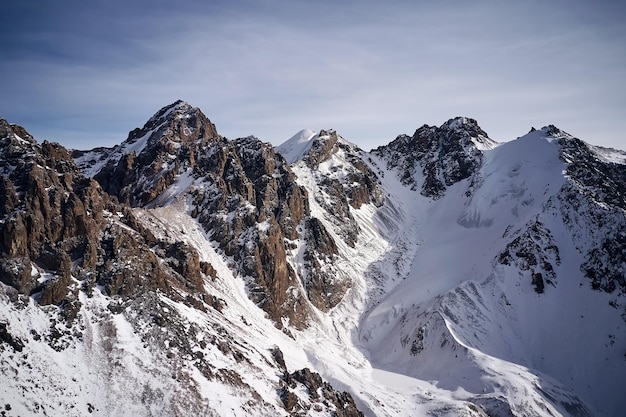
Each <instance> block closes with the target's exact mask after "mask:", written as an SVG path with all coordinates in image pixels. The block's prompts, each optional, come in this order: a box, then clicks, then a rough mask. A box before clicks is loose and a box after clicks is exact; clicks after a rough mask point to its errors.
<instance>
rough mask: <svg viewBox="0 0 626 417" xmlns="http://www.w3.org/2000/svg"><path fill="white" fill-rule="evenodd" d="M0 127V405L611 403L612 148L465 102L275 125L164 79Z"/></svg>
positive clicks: (214, 411)
mask: <svg viewBox="0 0 626 417" xmlns="http://www.w3.org/2000/svg"><path fill="white" fill-rule="evenodd" d="M0 149H1V152H0V172H1V173H2V180H1V182H0V373H1V380H2V383H1V384H0V413H1V415H2V416H25V415H47V416H56V415H63V416H84V415H95V416H164V415H168V416H191V415H193V416H198V415H206V416H227V415H228V416H230V415H234V416H248V415H259V416H261V415H263V416H281V415H282V416H300V415H302V416H303V415H309V416H327V415H328V416H339V417H341V416H346V417H351V416H362V415H364V416H413V415H428V416H441V417H443V416H472V417H479V416H480V417H485V416H489V417H496V416H498V417H500V416H502V417H504V416H507V417H508V416H618V415H621V413H622V412H623V410H624V408H625V407H626V398H624V396H623V393H622V390H623V387H622V383H623V382H624V381H626V331H625V329H626V152H623V151H621V150H615V149H607V148H602V147H598V146H593V145H591V144H589V143H586V142H584V141H582V140H580V139H578V138H575V137H573V136H571V135H569V134H568V133H566V132H564V131H562V130H560V129H559V128H557V127H555V126H552V125H551V126H546V127H543V128H541V129H535V128H532V129H531V130H530V132H528V133H527V134H524V135H522V136H520V137H519V138H517V139H516V140H513V141H509V142H504V143H499V142H497V141H495V140H493V139H491V138H489V136H488V135H487V133H486V132H484V131H483V130H482V129H481V128H480V126H479V125H478V123H477V122H476V121H475V120H473V119H471V118H465V117H456V118H453V119H451V120H449V121H447V122H446V123H444V124H443V125H441V126H439V127H436V126H428V125H424V126H422V127H419V128H418V129H417V130H416V131H415V132H414V133H413V134H412V135H400V136H397V137H396V138H395V139H393V140H392V141H390V142H389V143H388V144H387V145H384V146H380V147H378V148H376V149H373V150H371V151H369V152H366V151H364V150H362V149H360V148H359V147H358V146H357V145H355V144H353V143H351V142H349V141H347V140H345V139H344V138H342V137H341V136H340V135H339V134H338V133H337V132H336V131H334V130H320V131H317V132H314V131H310V130H302V131H300V132H298V133H297V134H295V135H294V136H293V137H292V138H290V139H288V140H287V141H285V142H284V143H282V144H281V145H279V146H273V145H271V144H269V143H264V142H262V141H260V140H258V139H257V138H255V137H246V138H238V139H228V138H225V137H223V136H221V135H220V134H219V133H218V130H217V128H216V127H215V125H214V124H213V123H211V121H210V120H209V119H208V118H207V117H206V116H205V115H204V114H203V113H202V112H201V111H200V110H199V109H198V108H195V107H193V106H191V105H189V104H188V103H185V102H183V101H177V102H175V103H173V104H171V105H168V106H166V107H163V108H162V109H160V110H159V111H158V112H157V113H156V114H155V115H154V116H153V117H152V118H150V120H148V121H147V122H146V123H145V125H144V126H143V127H142V128H136V129H134V130H132V131H131V132H130V133H129V135H128V138H127V139H126V140H124V141H123V142H121V143H120V144H119V145H117V146H115V147H112V148H95V149H92V150H68V149H65V148H64V147H62V146H61V145H59V144H56V143H50V142H47V141H44V142H43V143H38V142H37V141H36V140H35V138H33V137H32V136H31V135H30V134H29V133H28V132H27V130H26V129H24V128H23V127H20V126H16V125H13V124H10V123H9V122H7V121H5V120H3V119H0Z"/></svg>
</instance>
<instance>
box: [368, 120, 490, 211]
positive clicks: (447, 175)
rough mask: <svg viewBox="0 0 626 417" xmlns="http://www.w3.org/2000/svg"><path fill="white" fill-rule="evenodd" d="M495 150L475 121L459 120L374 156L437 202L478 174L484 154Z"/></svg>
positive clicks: (419, 131)
mask: <svg viewBox="0 0 626 417" xmlns="http://www.w3.org/2000/svg"><path fill="white" fill-rule="evenodd" d="M495 146H497V142H495V141H494V140H492V139H490V138H489V136H488V135H487V133H486V132H485V131H484V130H482V129H481V128H480V126H479V125H478V123H477V122H476V120H474V119H471V118H467V117H456V118H454V119H450V120H448V121H447V122H445V123H444V124H443V125H441V126H440V127H435V126H428V125H423V126H422V127H420V128H419V129H417V130H416V131H415V133H414V134H413V136H408V135H400V136H398V137H397V138H396V139H395V140H394V141H392V142H391V143H389V144H388V145H386V146H381V147H378V148H376V149H374V150H373V151H372V152H373V153H374V154H376V155H379V156H381V157H382V158H383V159H385V160H386V161H387V167H388V168H400V169H399V171H398V172H399V175H400V179H401V181H402V182H403V183H404V184H405V185H409V186H411V188H413V189H417V188H418V187H421V194H422V195H424V196H427V197H432V198H435V199H438V198H440V197H441V196H443V194H444V193H445V190H446V188H447V187H449V186H451V185H453V184H455V183H457V182H459V181H461V180H464V179H466V178H469V177H470V176H471V175H472V174H473V173H475V172H477V171H478V169H479V168H480V166H481V164H482V151H484V150H486V149H492V148H494V147H495Z"/></svg>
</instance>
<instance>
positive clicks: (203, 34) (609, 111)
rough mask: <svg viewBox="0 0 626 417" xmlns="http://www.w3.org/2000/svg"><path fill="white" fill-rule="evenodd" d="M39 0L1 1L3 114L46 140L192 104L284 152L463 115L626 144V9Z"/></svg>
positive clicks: (88, 140) (104, 136)
mask: <svg viewBox="0 0 626 417" xmlns="http://www.w3.org/2000/svg"><path fill="white" fill-rule="evenodd" d="M35 3H36V2H31V1H29V0H25V1H24V2H20V4H21V6H13V8H12V6H7V5H6V4H4V5H2V6H0V12H2V14H4V15H5V16H9V18H8V19H6V21H10V22H11V23H9V24H8V26H7V25H5V27H3V28H2V29H0V40H1V41H2V45H3V46H2V49H3V50H2V51H0V52H2V55H3V57H4V59H3V60H2V62H0V71H1V72H2V74H3V77H0V89H1V90H2V91H3V95H4V98H3V99H2V100H0V116H1V117H4V118H7V119H8V120H9V121H11V122H14V123H19V124H22V125H24V126H25V127H26V128H27V129H29V130H30V131H31V133H33V134H34V136H35V137H36V138H37V139H39V140H43V139H49V140H55V141H59V142H61V143H63V144H64V145H66V146H68V147H73V148H91V147H94V146H103V145H104V146H111V145H113V144H115V143H119V142H120V141H122V140H123V139H124V138H125V137H126V134H127V132H128V131H129V130H131V129H132V128H134V127H135V126H137V125H141V124H142V123H143V122H144V121H145V120H146V119H147V118H148V117H149V116H150V115H152V114H153V113H154V112H155V111H156V110H158V108H160V107H162V106H164V105H166V104H169V103H170V102H172V101H174V100H176V99H178V98H182V99H184V100H187V101H188V102H190V103H191V104H192V105H195V106H198V107H200V108H201V109H202V110H203V111H204V112H205V113H206V114H207V116H208V117H209V118H210V119H211V120H212V121H213V122H214V123H216V125H217V128H218V130H219V131H220V132H221V133H222V134H223V135H225V136H227V137H231V138H234V137H239V136H247V135H255V136H257V137H259V138H260V139H262V140H265V141H271V142H273V143H275V144H277V143H280V142H281V141H283V140H285V139H287V138H288V137H290V136H291V135H292V134H293V133H295V132H296V131H298V130H300V129H302V128H311V129H327V128H334V129H336V130H337V131H338V132H339V133H340V134H341V135H342V136H344V137H346V138H347V139H348V140H350V141H352V142H355V143H357V144H358V145H360V146H361V147H363V148H365V149H369V148H371V147H374V146H378V145H381V144H384V143H387V142H389V141H390V140H391V139H393V138H394V137H395V136H396V135H397V134H400V133H412V131H413V130H415V128H417V127H419V126H420V125H422V124H424V123H427V124H441V123H443V122H444V121H445V120H447V119H448V118H450V117H454V116H457V115H465V116H469V117H474V118H476V119H477V120H478V122H479V123H480V124H481V126H482V127H483V128H484V129H485V130H487V132H488V133H489V134H490V136H492V137H493V138H494V139H496V140H500V141H502V140H509V139H513V138H515V137H516V136H519V135H521V134H523V133H525V132H526V131H527V130H528V129H529V128H530V127H531V126H533V125H534V126H536V127H540V126H542V125H544V124H549V123H553V124H556V125H558V126H559V127H561V128H563V129H565V130H567V131H569V132H570V133H572V134H575V135H577V136H579V137H581V138H582V139H584V140H587V141H589V142H592V143H596V144H600V145H604V146H613V147H618V148H622V149H624V148H625V146H624V145H622V142H621V141H622V140H623V139H624V137H623V135H622V133H621V132H620V129H619V121H620V120H621V119H623V116H624V112H625V110H626V103H625V102H624V99H623V97H624V93H625V88H624V87H625V81H624V80H625V79H626V77H625V76H626V52H625V51H624V49H623V47H622V46H621V45H623V44H624V41H625V40H626V39H625V38H626V36H625V33H626V30H625V29H624V28H622V27H621V24H620V23H619V22H620V14H621V13H622V12H623V11H624V10H625V8H624V7H623V6H619V5H611V6H610V7H609V6H607V5H603V6H599V5H597V4H596V5H595V6H594V5H593V4H592V3H591V2H585V1H573V2H556V3H552V5H545V4H543V3H541V2H534V1H529V2H516V3H513V2H494V1H486V0H483V1H476V2H453V1H442V2H419V1H418V2H403V1H398V2H394V3H393V4H391V3H384V2H371V1H364V2H357V1H350V2H342V3H341V4H339V5H336V4H333V3H330V2H325V1H320V2H303V1H290V2H286V1H278V0H265V1H256V2H252V1H248V2H239V3H237V2H185V3H184V4H183V5H181V6H178V7H177V6H176V5H175V4H171V3H170V4H168V3H166V2H161V1H156V2H144V1H138V2H127V3H128V5H126V3H124V5H126V7H122V3H121V2H103V1H95V2H93V4H91V6H90V7H88V6H85V5H83V6H76V7H73V8H70V7H66V8H63V7H59V5H66V6H67V5H70V4H72V3H73V2H70V1H65V0H62V1H60V2H55V7H54V8H53V7H51V6H50V5H46V4H45V3H44V4H43V5H38V6H36V4H35ZM39 3H41V2H39ZM235 3H237V4H235ZM621 17H624V15H623V14H622V15H621Z"/></svg>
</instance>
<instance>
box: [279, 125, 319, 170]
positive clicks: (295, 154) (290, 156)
mask: <svg viewBox="0 0 626 417" xmlns="http://www.w3.org/2000/svg"><path fill="white" fill-rule="evenodd" d="M320 133H321V132H320ZM315 136H316V133H315V132H314V131H312V130H309V129H302V130H301V131H299V132H298V133H296V134H295V135H293V136H292V137H291V138H289V139H287V140H286V141H285V142H283V143H282V144H280V145H278V146H277V147H276V152H278V153H279V154H281V155H282V156H283V157H284V158H285V159H286V160H287V162H288V163H290V164H292V163H294V162H296V161H298V160H300V159H302V157H303V156H304V155H306V153H307V152H308V151H309V149H310V148H311V145H312V144H313V139H314V138H315Z"/></svg>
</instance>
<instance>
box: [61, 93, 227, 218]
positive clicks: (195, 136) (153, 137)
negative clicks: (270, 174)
mask: <svg viewBox="0 0 626 417" xmlns="http://www.w3.org/2000/svg"><path fill="white" fill-rule="evenodd" d="M223 141H224V139H223V138H222V137H221V136H220V135H219V134H218V132H217V129H216V128H215V125H214V124H213V123H211V121H210V120H209V119H208V118H207V117H206V116H205V115H204V114H203V113H202V111H200V109H198V108H197V107H192V106H191V105H189V104H188V103H186V102H184V101H182V100H178V101H176V102H174V103H172V104H170V105H168V106H165V107H163V108H162V109H160V110H159V111H158V112H156V113H155V115H154V116H152V117H151V118H150V119H149V120H148V121H147V122H146V123H145V125H144V126H143V127H142V128H136V129H134V130H132V131H131V132H130V133H129V135H128V138H127V139H126V140H125V141H124V142H123V143H122V144H121V145H118V146H116V147H114V148H111V149H104V148H98V149H93V150H91V151H76V152H74V153H73V156H74V158H76V162H77V164H78V165H79V167H80V168H81V170H82V171H83V172H84V173H85V174H86V175H88V176H92V177H94V178H95V179H96V180H97V181H98V182H99V183H100V184H102V187H103V188H104V189H105V190H106V191H107V192H109V193H110V194H112V195H115V196H116V197H117V198H118V199H120V201H122V202H125V203H129V204H131V205H133V206H139V205H145V204H148V203H150V202H151V201H153V200H154V199H155V198H156V197H157V196H158V195H159V194H160V193H162V192H163V191H164V190H165V189H166V188H167V187H169V186H170V185H171V184H172V183H173V182H174V180H175V178H176V177H177V176H178V175H180V174H182V173H184V172H185V171H187V170H189V169H193V167H194V166H195V164H196V158H197V155H198V152H199V151H200V150H201V149H204V148H205V147H207V146H209V145H210V144H211V143H214V142H223Z"/></svg>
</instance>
